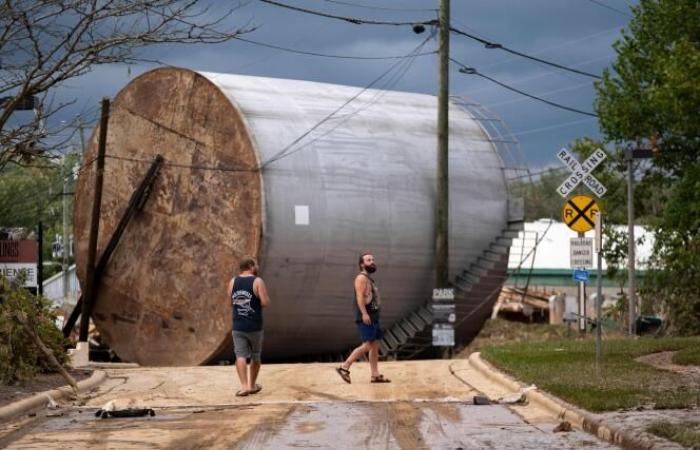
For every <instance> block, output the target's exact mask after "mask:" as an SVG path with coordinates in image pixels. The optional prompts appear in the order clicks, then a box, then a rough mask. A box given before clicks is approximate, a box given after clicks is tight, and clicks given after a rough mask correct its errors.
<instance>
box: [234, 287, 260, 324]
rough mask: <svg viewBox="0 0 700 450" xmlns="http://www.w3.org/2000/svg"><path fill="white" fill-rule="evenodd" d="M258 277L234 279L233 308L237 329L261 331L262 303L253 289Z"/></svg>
mask: <svg viewBox="0 0 700 450" xmlns="http://www.w3.org/2000/svg"><path fill="white" fill-rule="evenodd" d="M256 278H257V277H256V276H250V277H236V278H234V279H233V290H232V291H231V308H232V311H233V329H234V330H235V331H260V330H262V328H263V316H262V304H261V303H260V298H258V296H257V295H255V291H254V290H253V283H254V282H255V279H256Z"/></svg>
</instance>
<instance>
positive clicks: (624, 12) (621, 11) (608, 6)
mask: <svg viewBox="0 0 700 450" xmlns="http://www.w3.org/2000/svg"><path fill="white" fill-rule="evenodd" d="M588 1H589V2H591V3H594V4H596V5H598V6H602V7H603V8H607V9H609V10H610V11H615V12H616V13H618V14H622V15H623V16H627V17H629V18H632V14H630V13H628V12H626V11H623V10H621V9H617V8H615V7H614V6H610V5H608V4H606V3H603V2H601V1H598V0H588Z"/></svg>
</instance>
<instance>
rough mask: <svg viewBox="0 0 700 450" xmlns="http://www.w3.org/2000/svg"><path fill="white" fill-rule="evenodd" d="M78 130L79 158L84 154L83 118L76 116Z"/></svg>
mask: <svg viewBox="0 0 700 450" xmlns="http://www.w3.org/2000/svg"><path fill="white" fill-rule="evenodd" d="M78 130H79V136H80V160H81V161H82V159H83V156H85V132H84V131H85V130H84V129H83V118H82V117H80V116H78Z"/></svg>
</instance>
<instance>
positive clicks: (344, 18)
mask: <svg viewBox="0 0 700 450" xmlns="http://www.w3.org/2000/svg"><path fill="white" fill-rule="evenodd" d="M260 1H261V2H263V3H267V4H270V5H274V6H278V7H280V8H286V9H291V10H292V11H297V12H302V13H305V14H312V15H314V16H320V17H326V18H328V19H336V20H342V21H345V22H348V23H352V24H355V25H392V26H406V25H410V26H412V25H435V24H437V20H435V19H432V20H422V21H416V22H396V21H387V20H372V19H361V18H357V17H349V16H338V15H335V14H329V13H325V12H322V11H316V10H313V9H308V8H301V7H299V6H293V5H287V4H286V3H280V2H276V1H274V0H260Z"/></svg>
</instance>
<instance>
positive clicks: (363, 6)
mask: <svg viewBox="0 0 700 450" xmlns="http://www.w3.org/2000/svg"><path fill="white" fill-rule="evenodd" d="M324 1H325V2H327V3H335V4H337V5H346V6H353V7H355V8H365V9H374V10H377V11H400V12H430V11H433V12H435V11H437V9H435V8H432V9H430V8H390V7H387V6H372V5H362V4H359V3H350V2H341V1H339V0H324Z"/></svg>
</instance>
